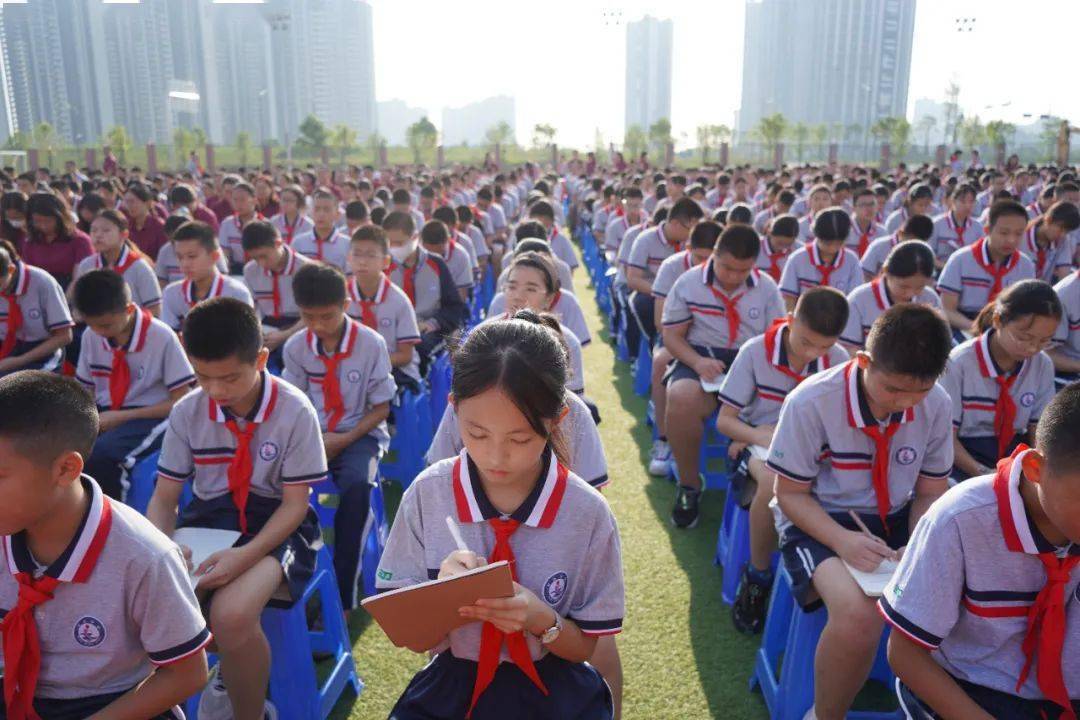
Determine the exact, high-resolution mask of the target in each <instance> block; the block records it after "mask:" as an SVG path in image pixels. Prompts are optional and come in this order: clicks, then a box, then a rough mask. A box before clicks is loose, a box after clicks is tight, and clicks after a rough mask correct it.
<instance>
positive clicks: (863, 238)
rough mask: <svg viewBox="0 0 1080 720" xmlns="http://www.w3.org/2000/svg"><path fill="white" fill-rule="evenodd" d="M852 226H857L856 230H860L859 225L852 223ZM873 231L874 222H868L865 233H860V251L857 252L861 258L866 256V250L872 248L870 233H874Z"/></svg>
mask: <svg viewBox="0 0 1080 720" xmlns="http://www.w3.org/2000/svg"><path fill="white" fill-rule="evenodd" d="M852 225H854V226H855V229H856V230H858V229H859V223H857V222H852ZM873 231H874V221H873V220H871V221H870V222H868V223H867V224H866V230H865V231H859V247H858V250H857V251H856V252H857V253H858V255H859V257H860V258H861V257H862V256H863V255H865V254H866V248H867V247H869V246H870V233H872V232H873Z"/></svg>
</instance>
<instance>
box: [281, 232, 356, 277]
mask: <svg viewBox="0 0 1080 720" xmlns="http://www.w3.org/2000/svg"><path fill="white" fill-rule="evenodd" d="M292 249H293V250H295V251H296V252H298V253H300V254H301V255H303V256H304V257H306V258H308V259H309V260H319V261H321V262H324V263H326V264H327V265H333V266H334V267H336V268H337V269H338V270H341V272H344V273H347V272H349V262H348V258H349V236H348V235H347V234H345V233H343V232H341V231H340V230H335V229H331V230H330V233H329V235H327V236H326V237H320V236H318V235H317V234H316V232H315V226H314V225H312V227H311V230H309V231H308V232H306V233H303V234H302V235H301V234H297V235H294V236H293V241H292Z"/></svg>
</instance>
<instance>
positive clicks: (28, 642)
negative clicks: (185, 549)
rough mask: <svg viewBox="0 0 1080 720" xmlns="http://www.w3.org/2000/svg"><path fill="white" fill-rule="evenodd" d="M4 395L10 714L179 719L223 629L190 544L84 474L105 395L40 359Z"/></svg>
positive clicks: (3, 573)
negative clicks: (192, 563)
mask: <svg viewBox="0 0 1080 720" xmlns="http://www.w3.org/2000/svg"><path fill="white" fill-rule="evenodd" d="M0 407H3V408H4V412H2V413H0V476H3V477H4V482H3V488H2V491H0V532H2V533H4V537H3V539H2V542H3V545H4V555H5V558H6V560H5V561H4V562H3V563H0V608H2V609H3V614H4V619H3V621H2V622H0V634H2V635H3V646H4V647H3V652H4V685H5V688H4V690H5V693H4V695H5V698H4V700H5V703H4V705H5V706H4V708H0V709H3V710H4V712H2V713H0V716H3V717H10V718H13V719H14V718H36V717H44V718H59V717H62V718H68V717H80V718H82V717H87V716H89V715H92V716H94V717H106V716H108V717H128V718H154V719H155V720H163V719H165V718H175V717H179V715H177V714H175V713H176V712H178V711H177V710H176V709H175V707H174V706H176V705H177V704H179V703H182V702H183V701H184V699H185V698H187V697H190V696H191V695H192V694H193V693H195V692H197V691H198V689H199V688H200V687H201V686H202V684H203V683H205V682H206V653H205V652H204V650H203V648H205V647H206V645H207V643H209V642H210V632H209V631H208V630H207V627H206V622H205V621H204V620H203V617H202V613H200V612H199V606H198V603H197V602H196V600H195V595H194V593H193V592H192V589H191V581H190V579H189V577H188V571H187V567H186V565H185V563H184V558H183V557H182V556H181V554H180V552H179V550H177V548H176V546H175V545H174V544H172V543H171V542H169V540H168V538H166V537H165V536H163V535H162V534H161V533H160V532H158V531H157V530H156V529H155V528H154V527H153V526H152V525H151V524H150V523H149V522H148V521H147V520H146V519H145V518H143V517H142V516H141V515H139V514H138V513H137V512H135V511H134V510H132V509H131V508H129V507H127V506H126V505H123V504H122V503H118V502H112V501H111V500H109V498H108V497H106V496H105V494H104V493H103V492H102V490H101V488H100V487H99V486H98V485H97V483H96V482H95V481H94V480H93V479H92V478H90V477H89V476H88V475H84V474H82V473H83V458H85V457H87V456H88V455H89V454H90V452H91V450H90V448H91V447H92V446H93V445H94V440H95V437H96V436H97V430H98V415H97V410H96V409H95V407H94V399H93V398H92V397H91V396H90V393H88V392H86V391H85V390H84V389H83V388H82V387H80V386H79V383H78V382H76V381H75V380H74V379H71V378H65V377H62V376H60V375H56V374H54V373H49V372H45V371H40V370H30V371H24V372H19V373H16V374H14V375H9V376H7V377H5V378H0Z"/></svg>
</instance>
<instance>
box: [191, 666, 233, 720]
mask: <svg viewBox="0 0 1080 720" xmlns="http://www.w3.org/2000/svg"><path fill="white" fill-rule="evenodd" d="M199 719H200V720H233V712H232V705H231V704H230V703H229V694H228V693H227V692H226V691H225V683H224V682H222V680H221V670H220V666H218V665H215V666H214V669H213V670H211V671H210V681H209V682H208V683H206V687H205V688H203V691H202V697H200V698H199Z"/></svg>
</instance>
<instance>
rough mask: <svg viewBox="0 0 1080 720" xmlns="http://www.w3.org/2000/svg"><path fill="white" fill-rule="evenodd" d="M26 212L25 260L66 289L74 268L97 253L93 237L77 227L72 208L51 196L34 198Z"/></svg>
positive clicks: (36, 196) (31, 197)
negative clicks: (27, 231) (27, 220)
mask: <svg viewBox="0 0 1080 720" xmlns="http://www.w3.org/2000/svg"><path fill="white" fill-rule="evenodd" d="M27 213H28V214H29V216H30V234H29V235H28V236H27V238H26V242H24V243H23V248H22V250H23V252H22V259H23V260H24V261H26V262H27V263H29V264H30V265H36V266H37V267H39V268H41V269H42V270H45V271H46V272H48V273H49V274H50V275H52V276H53V277H54V278H56V281H57V282H59V283H60V285H61V287H64V288H67V286H68V283H70V282H71V274H72V272H73V271H74V269H75V266H76V265H77V264H78V263H79V261H80V260H82V259H83V258H84V257H87V256H89V255H91V254H93V252H94V249H93V247H92V246H91V245H90V237H89V236H88V235H87V234H86V233H84V232H82V231H81V230H79V229H78V228H76V227H75V220H74V218H73V217H72V215H71V209H70V208H68V206H67V205H66V204H65V203H64V201H63V200H62V199H61V198H60V197H59V196H57V195H53V194H52V193H47V192H37V193H34V194H33V195H31V196H30V200H29V202H28V203H27Z"/></svg>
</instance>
